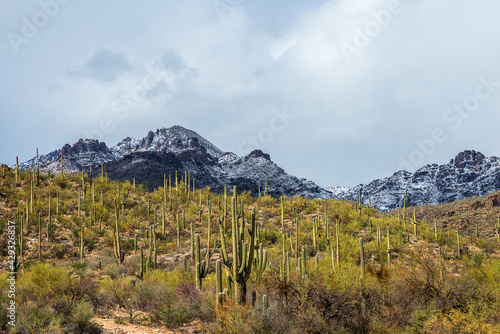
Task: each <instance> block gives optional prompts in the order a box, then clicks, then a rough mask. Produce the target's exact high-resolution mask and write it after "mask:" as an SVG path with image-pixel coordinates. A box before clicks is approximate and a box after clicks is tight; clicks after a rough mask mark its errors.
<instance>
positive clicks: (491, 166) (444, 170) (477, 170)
mask: <svg viewBox="0 0 500 334" xmlns="http://www.w3.org/2000/svg"><path fill="white" fill-rule="evenodd" d="M358 189H361V193H362V200H363V202H364V203H365V204H367V203H368V198H371V203H372V205H373V206H375V207H376V208H378V209H380V210H383V211H387V210H392V209H397V208H400V207H402V205H403V194H404V193H406V205H407V206H413V205H429V204H443V203H449V202H453V201H457V200H462V199H465V198H471V197H478V196H484V195H487V194H490V193H492V192H495V191H498V190H500V159H498V158H497V157H486V156H485V155H484V154H482V153H480V152H476V151H473V150H466V151H463V152H460V153H459V154H458V155H457V156H456V157H455V158H454V159H451V161H450V163H448V164H445V165H437V164H431V165H427V166H424V167H422V168H420V169H418V170H417V171H415V172H414V173H410V172H407V171H399V172H397V173H395V174H394V175H392V176H390V177H387V178H385V179H379V180H375V181H372V182H370V183H369V184H366V185H365V184H361V185H359V186H356V187H354V188H345V189H338V187H337V188H335V187H332V188H331V189H329V190H330V191H331V192H332V196H333V197H335V198H338V199H346V200H356V199H357V196H358Z"/></svg>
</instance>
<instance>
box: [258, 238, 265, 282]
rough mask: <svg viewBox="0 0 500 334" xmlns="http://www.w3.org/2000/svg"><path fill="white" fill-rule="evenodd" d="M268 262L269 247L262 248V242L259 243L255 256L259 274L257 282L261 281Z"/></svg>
mask: <svg viewBox="0 0 500 334" xmlns="http://www.w3.org/2000/svg"><path fill="white" fill-rule="evenodd" d="M266 264H267V249H266V250H263V249H262V243H260V245H259V250H258V252H257V256H256V257H255V269H256V276H257V284H259V283H260V277H261V275H262V273H263V272H264V270H265V269H266Z"/></svg>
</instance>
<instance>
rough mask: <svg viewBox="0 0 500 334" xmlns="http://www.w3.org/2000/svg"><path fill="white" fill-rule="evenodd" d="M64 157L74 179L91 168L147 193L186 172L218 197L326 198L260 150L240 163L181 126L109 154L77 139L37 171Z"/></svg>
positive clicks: (55, 168)
mask: <svg viewBox="0 0 500 334" xmlns="http://www.w3.org/2000/svg"><path fill="white" fill-rule="evenodd" d="M61 151H62V153H63V164H64V171H65V172H71V173H76V172H80V171H81V170H82V168H83V169H84V170H85V171H87V172H88V171H89V169H90V164H92V165H93V166H94V168H93V170H94V172H95V173H97V172H99V173H100V165H101V164H103V168H104V170H105V172H107V173H108V175H109V176H110V177H112V178H116V179H129V180H131V179H133V178H136V179H137V180H138V181H139V182H144V183H147V184H148V187H149V188H154V187H158V186H160V185H163V174H167V175H173V174H175V171H177V172H180V173H184V170H187V171H189V172H190V173H191V175H192V177H193V178H195V179H196V184H197V185H198V186H201V187H204V186H209V187H211V188H212V189H213V190H215V191H221V190H222V189H223V188H224V186H232V185H236V186H237V187H238V189H240V190H241V191H247V190H249V191H251V192H252V193H253V194H256V193H257V192H258V189H259V186H260V187H261V191H262V192H263V191H264V184H265V182H266V181H267V185H268V192H269V194H271V195H275V196H279V195H287V196H293V195H302V196H307V197H313V198H316V197H321V198H327V197H330V196H331V195H330V193H329V192H328V191H326V190H325V189H323V188H321V187H319V186H317V185H316V184H314V183H313V182H311V181H307V180H305V179H298V178H297V177H295V176H291V175H288V174H287V173H285V171H284V170H283V169H282V168H280V167H278V166H277V165H276V164H275V163H274V162H272V161H271V159H270V157H269V155H268V154H265V153H263V152H262V151H260V150H256V151H253V152H251V153H250V154H248V155H247V156H245V157H238V156H237V155H236V154H234V153H224V152H223V151H221V150H220V149H219V148H217V147H215V146H214V145H213V144H212V143H210V142H209V141H208V140H206V139H205V138H203V137H201V136H200V135H198V134H197V133H196V132H194V131H192V130H188V129H185V128H183V127H181V126H173V127H170V128H168V129H166V128H162V129H159V130H156V132H152V131H150V132H149V133H148V134H147V136H146V137H144V138H142V139H140V140H137V139H133V138H129V137H127V138H125V139H123V140H122V141H120V142H119V143H118V144H117V145H115V146H113V147H111V148H108V147H107V146H106V144H105V143H100V142H99V141H97V140H92V139H85V140H82V139H80V140H79V141H78V142H76V143H75V144H73V145H72V146H70V145H68V144H66V145H65V146H64V147H63V148H62V150H55V151H53V152H51V153H49V154H47V155H43V156H40V169H41V170H42V171H51V172H54V173H57V172H59V171H60V166H61ZM32 166H33V163H32V160H30V161H27V162H25V163H23V164H21V165H20V168H21V169H28V168H32Z"/></svg>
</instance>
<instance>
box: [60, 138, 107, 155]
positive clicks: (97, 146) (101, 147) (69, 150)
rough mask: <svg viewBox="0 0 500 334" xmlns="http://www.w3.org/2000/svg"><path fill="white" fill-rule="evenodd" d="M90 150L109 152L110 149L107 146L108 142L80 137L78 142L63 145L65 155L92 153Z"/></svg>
mask: <svg viewBox="0 0 500 334" xmlns="http://www.w3.org/2000/svg"><path fill="white" fill-rule="evenodd" d="M90 152H100V153H109V149H108V147H107V146H106V143H104V142H99V141H98V140H95V139H82V138H80V139H79V140H78V141H77V142H76V143H74V144H73V145H72V146H70V145H69V144H66V145H64V146H63V147H62V153H63V155H75V154H76V155H78V154H81V153H90Z"/></svg>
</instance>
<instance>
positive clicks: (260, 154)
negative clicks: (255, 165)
mask: <svg viewBox="0 0 500 334" xmlns="http://www.w3.org/2000/svg"><path fill="white" fill-rule="evenodd" d="M247 158H264V159H266V160H269V161H271V157H270V156H269V154H267V153H264V152H262V150H253V151H252V152H250V153H249V154H248V155H247Z"/></svg>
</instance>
